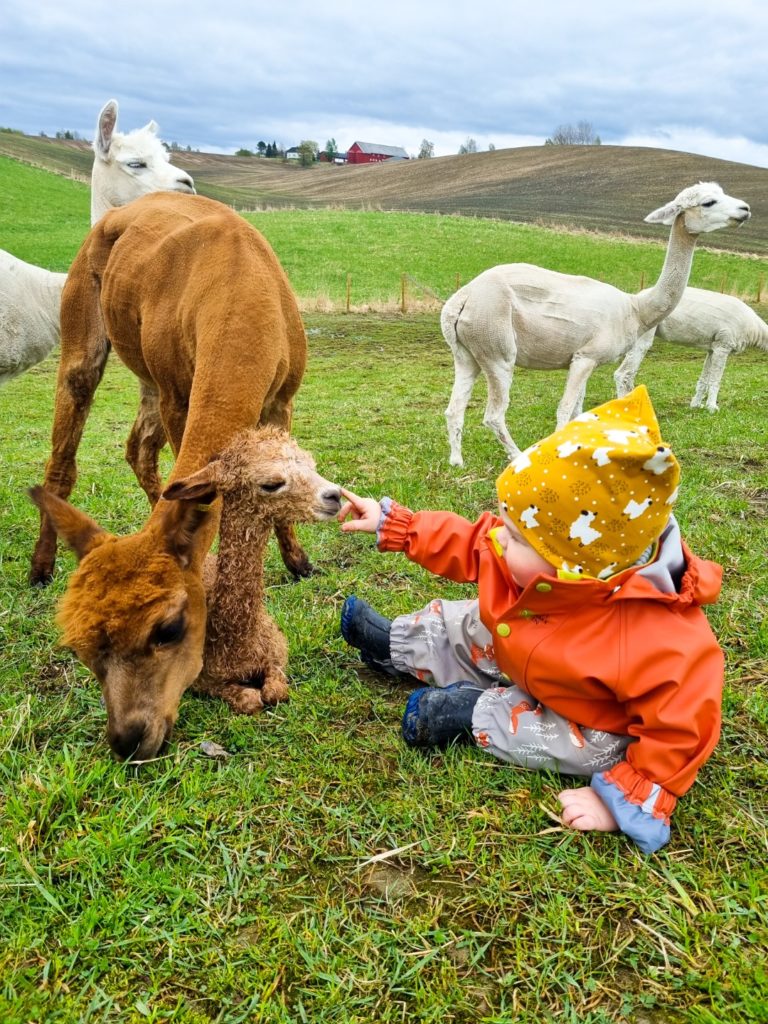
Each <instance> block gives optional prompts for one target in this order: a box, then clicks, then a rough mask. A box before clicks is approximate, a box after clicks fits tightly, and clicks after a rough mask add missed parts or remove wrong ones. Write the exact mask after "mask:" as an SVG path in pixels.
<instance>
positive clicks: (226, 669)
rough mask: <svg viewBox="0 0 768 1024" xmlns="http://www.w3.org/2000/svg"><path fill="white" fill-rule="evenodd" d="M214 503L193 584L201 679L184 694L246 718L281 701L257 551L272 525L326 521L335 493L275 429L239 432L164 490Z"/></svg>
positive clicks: (281, 665) (170, 495)
mask: <svg viewBox="0 0 768 1024" xmlns="http://www.w3.org/2000/svg"><path fill="white" fill-rule="evenodd" d="M216 495H219V496H221V497H222V498H223V506H222V513H221V524H220V526H219V551H218V556H216V557H214V556H213V555H209V556H208V558H207V559H206V566H205V571H204V573H203V579H204V581H205V584H206V590H207V598H208V625H207V628H206V636H205V649H204V652H203V671H202V673H201V674H200V676H199V677H198V678H197V680H196V681H195V682H194V683H193V684H192V688H193V689H195V690H198V691H200V692H203V693H208V694H211V695H213V696H216V697H221V698H223V699H224V700H225V701H226V702H227V703H228V704H229V705H230V706H231V707H232V708H233V710H235V711H238V712H240V713H243V714H252V713H253V712H254V711H257V710H258V709H259V708H261V707H263V706H264V704H276V703H277V702H278V701H281V700H286V699H287V697H288V680H287V677H286V673H285V668H286V665H287V662H288V645H287V643H286V640H285V637H284V636H283V634H282V633H281V632H280V630H279V629H278V627H277V625H276V624H275V622H274V620H273V619H272V617H271V616H270V615H269V613H268V612H267V610H266V608H265V606H264V551H265V548H266V546H267V540H268V539H269V535H270V532H271V530H272V527H273V526H274V525H275V523H278V522H285V523H302V522H311V521H313V520H326V519H332V518H333V517H334V516H335V515H336V513H337V512H338V511H339V509H340V507H341V488H339V487H338V486H337V485H336V484H332V483H330V482H329V481H328V480H324V479H323V477H321V476H319V475H318V473H317V472H316V470H315V462H314V459H313V458H312V456H311V455H310V454H309V452H306V451H303V450H302V449H301V448H299V446H298V445H297V444H296V442H295V441H294V440H293V439H292V438H291V437H289V435H288V434H287V433H286V432H285V431H283V430H280V429H278V428H276V427H261V428H260V429H259V430H248V431H245V432H244V433H242V434H240V435H238V437H237V438H236V439H235V440H234V441H233V442H232V444H230V445H228V446H227V448H226V450H225V451H224V452H222V454H221V455H220V456H219V457H218V458H216V459H214V460H212V461H211V462H209V463H208V465H207V466H205V467H204V468H203V469H200V470H198V471H197V473H193V474H192V475H191V476H188V477H186V478H184V479H182V480H175V481H174V482H173V483H172V484H170V485H169V486H168V488H166V490H165V492H164V494H163V497H164V498H167V499H169V500H174V499H178V500H180V501H181V502H184V503H189V502H198V503H199V502H200V501H202V500H203V499H204V500H206V501H210V500H212V499H213V498H214V497H215V496H216Z"/></svg>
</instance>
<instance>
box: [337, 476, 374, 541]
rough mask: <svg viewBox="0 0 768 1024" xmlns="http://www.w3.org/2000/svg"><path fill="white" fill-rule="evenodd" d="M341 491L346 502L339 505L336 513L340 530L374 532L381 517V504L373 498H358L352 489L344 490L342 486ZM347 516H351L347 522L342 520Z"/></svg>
mask: <svg viewBox="0 0 768 1024" xmlns="http://www.w3.org/2000/svg"><path fill="white" fill-rule="evenodd" d="M341 493H342V494H343V495H344V497H345V498H346V499H347V501H346V504H344V505H342V506H341V509H340V510H339V513H338V520H339V522H340V523H341V528H342V530H344V531H345V532H346V531H351V530H361V531H362V532H363V533H376V530H377V529H378V526H379V519H381V505H379V503H378V501H376V500H375V499H374V498H358V496H357V495H356V494H353V493H352V491H346V490H344V488H343V487H342V489H341ZM349 516H351V517H352V518H351V519H350V521H349V522H348V523H345V522H344V520H345V519H347V518H348V517H349Z"/></svg>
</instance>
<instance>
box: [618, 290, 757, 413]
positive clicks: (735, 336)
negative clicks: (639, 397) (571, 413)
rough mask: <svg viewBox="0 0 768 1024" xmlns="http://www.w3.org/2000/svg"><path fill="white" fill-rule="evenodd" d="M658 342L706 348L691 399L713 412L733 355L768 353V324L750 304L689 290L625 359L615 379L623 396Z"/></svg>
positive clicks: (711, 293)
mask: <svg viewBox="0 0 768 1024" xmlns="http://www.w3.org/2000/svg"><path fill="white" fill-rule="evenodd" d="M654 338H661V339H662V341H673V342H676V343H677V344H678V345H690V346H691V347H693V348H703V349H706V352H707V356H706V359H705V360H704V367H703V369H702V371H701V376H700V377H699V380H698V383H697V384H696V391H695V393H694V396H693V398H692V399H691V408H693V409H696V408H699V407H700V406H702V405H705V404H706V408H707V409H708V411H709V412H717V410H718V405H717V395H718V392H719V390H720V381H721V380H722V378H723V371H724V370H725V364H726V362H727V360H728V356H729V355H731V353H734V352H736V353H738V352H743V351H744V349H746V348H751V347H755V348H761V349H762V350H763V351H764V352H768V325H766V323H765V321H764V320H762V319H761V318H760V317H759V316H758V315H757V313H755V311H754V310H753V309H751V308H750V307H749V306H748V305H747V304H746V302H742V301H741V299H737V298H734V296H733V295H720V294H719V293H718V292H708V291H706V290H705V289H703V288H686V289H685V292H684V293H683V297H682V299H680V301H679V302H678V304H677V306H675V308H674V309H673V310H672V312H671V313H670V314H669V316H667V317H665V318H664V320H662V321H661V323H660V324H659V326H658V327H657V328H656V333H655V334H649V335H646V336H645V337H643V338H642V339H640V341H639V342H638V343H637V345H635V346H634V347H633V348H631V349H630V350H629V352H628V353H627V354H626V356H625V357H624V362H623V363H622V364H621V366H619V368H618V370H617V371H616V373H615V374H614V380H615V381H616V393H617V394H618V395H619V397H621V396H622V395H626V394H628V393H629V392H630V391H631V390H632V388H633V387H634V386H635V376H636V375H637V371H638V368H639V367H640V363H641V362H642V361H643V359H644V358H645V355H646V353H647V352H648V349H649V348H650V347H651V345H652V344H653V341H654ZM705 398H706V403H705Z"/></svg>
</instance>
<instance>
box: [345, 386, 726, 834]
mask: <svg viewBox="0 0 768 1024" xmlns="http://www.w3.org/2000/svg"><path fill="white" fill-rule="evenodd" d="M679 476H680V470H679V466H678V463H677V460H676V459H675V457H674V455H673V454H672V452H671V450H670V449H669V448H668V447H667V446H666V445H665V444H664V443H663V442H662V440H661V437H660V433H659V427H658V423H657V421H656V416H655V413H654V411H653V407H652V406H651V402H650V399H649V397H648V394H647V391H646V390H645V388H644V387H638V388H636V389H635V390H634V391H633V392H631V394H629V395H627V396H626V397H625V398H621V399H616V400H614V401H611V402H607V403H606V404H604V405H601V406H598V407H596V408H595V409H592V410H591V411H589V412H585V413H582V414H581V415H580V416H578V417H576V419H574V420H572V421H571V422H570V423H567V424H566V425H565V426H564V427H562V428H560V429H559V430H556V431H555V433H553V434H551V435H550V436H549V437H547V438H545V439H544V440H542V441H539V442H538V443H537V444H534V445H532V446H531V447H530V448H528V449H527V450H526V451H524V452H523V453H522V454H521V455H519V456H518V457H517V458H516V459H515V460H514V461H513V462H512V463H511V464H510V465H509V466H508V467H507V469H506V470H505V471H504V472H503V473H502V474H501V476H500V477H499V478H498V480H497V481H496V489H497V492H498V499H499V513H498V515H494V514H492V513H491V512H485V513H483V515H481V516H480V518H479V519H478V520H477V521H476V522H474V523H471V522H469V521H468V520H466V519H463V518H462V517H460V516H458V515H454V514H453V513H450V512H415V513H414V512H411V511H410V510H409V509H407V508H405V507H403V506H402V505H398V504H397V503H396V502H395V501H393V500H391V499H389V498H383V499H382V500H381V502H378V501H375V500H373V499H370V498H360V497H358V496H357V495H355V494H353V493H352V492H350V491H345V492H344V494H345V497H346V498H347V502H346V504H345V505H344V507H343V508H342V509H341V511H340V513H339V519H340V520H341V522H342V527H341V528H342V530H345V531H354V530H358V531H363V532H368V533H376V537H377V547H378V549H379V550H380V551H402V552H404V553H405V555H406V556H407V557H408V558H409V559H411V560H412V561H414V562H416V563H418V564H419V565H422V566H424V567H425V568H426V569H428V570H430V571H431V572H433V573H435V574H436V575H439V576H443V577H445V578H446V579H449V580H454V581H456V582H464V583H466V582H474V583H477V598H476V599H474V600H466V601H444V600H441V599H436V600H434V601H432V602H430V604H429V605H428V606H427V607H426V608H424V609H422V610H421V611H418V612H416V613H414V614H410V615H401V616H399V617H398V618H396V619H394V620H393V621H390V620H388V619H386V618H384V617H383V616H381V615H379V614H378V613H377V612H375V611H374V610H373V609H372V608H371V607H370V606H369V605H367V604H366V603H365V602H364V601H362V600H360V599H359V598H356V597H354V596H351V597H348V598H347V600H346V601H345V603H344V608H343V611H342V622H341V629H342V634H343V635H344V637H345V639H346V640H347V642H348V643H350V644H351V645H353V646H355V647H357V648H358V649H359V650H360V654H361V657H362V659H363V661H364V662H366V663H367V664H368V665H370V666H372V667H373V668H375V669H378V670H380V671H383V672H386V673H388V674H390V675H396V676H405V677H413V678H415V679H417V680H419V681H421V682H423V683H427V684H428V685H427V686H425V687H423V688H421V689H418V690H416V691H415V692H414V693H413V694H412V695H411V697H410V699H409V700H408V703H407V707H406V710H405V715H404V718H403V725H402V731H403V737H404V739H405V741H406V743H408V744H409V745H410V746H413V747H419V748H425V749H429V748H431V747H443V746H446V745H447V744H449V743H452V742H455V741H460V740H465V739H467V740H471V739H472V738H473V737H474V741H475V743H476V744H477V745H478V746H479V747H481V748H482V749H484V750H486V751H488V752H489V753H491V754H493V755H495V756H496V757H498V758H500V759H502V760H504V761H508V762H510V763H512V764H515V765H519V766H521V767H524V768H535V769H550V770H556V771H559V772H562V773H564V774H567V775H581V776H586V777H588V778H589V779H590V785H589V786H586V787H581V788H577V789H566V790H564V791H563V792H562V793H560V794H559V800H560V803H561V805H562V820H563V823H564V824H566V825H569V826H571V827H573V828H576V829H580V830H582V831H585V830H590V829H597V830H601V831H614V830H617V829H618V830H621V831H622V832H624V833H626V834H627V835H628V836H630V837H631V838H632V839H633V840H634V841H635V842H636V843H637V844H638V846H639V847H640V849H641V850H643V852H645V853H652V852H653V851H655V850H658V849H659V848H660V847H661V846H663V845H664V844H665V843H666V842H667V841H668V839H669V820H670V815H671V813H672V811H673V809H674V807H675V803H676V801H677V798H678V797H680V796H682V795H683V794H684V793H685V792H686V791H687V790H688V789H689V788H690V787H691V786H692V785H693V782H694V780H695V778H696V773H697V771H698V769H699V767H700V766H701V765H702V764H703V763H704V762H705V761H706V760H707V758H708V757H709V755H710V754H711V752H712V750H713V748H714V747H715V744H716V743H717V740H718V737H719V732H720V700H721V691H722V684H723V654H722V651H721V650H720V648H719V646H718V644H717V642H716V640H715V638H714V636H713V634H712V630H711V629H710V626H709V623H708V622H707V619H706V616H705V615H704V613H703V611H702V610H701V607H700V606H701V605H703V604H710V603H712V602H714V601H715V600H716V599H717V596H718V594H719V591H720V581H721V575H722V571H721V568H720V566H718V565H716V564H715V563H713V562H709V561H706V560H704V559H701V558H698V557H697V556H696V555H694V554H693V553H692V552H691V551H690V550H689V549H688V548H687V547H686V545H685V543H684V542H683V541H682V540H681V537H680V531H679V528H678V525H677V523H676V521H675V518H674V516H673V515H672V506H673V504H674V502H675V498H676V496H677V487H678V480H679Z"/></svg>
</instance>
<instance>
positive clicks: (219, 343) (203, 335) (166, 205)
mask: <svg viewBox="0 0 768 1024" xmlns="http://www.w3.org/2000/svg"><path fill="white" fill-rule="evenodd" d="M110 345H111V347H112V348H114V350H115V352H116V353H117V355H118V356H119V357H120V359H121V360H122V361H123V362H124V363H125V364H126V365H127V366H128V368H129V369H131V370H132V371H133V372H134V373H135V374H136V376H137V377H138V378H139V380H140V382H141V386H142V393H143V394H144V395H145V396H146V395H151V396H153V403H154V405H153V408H155V409H156V410H157V412H158V413H159V417H160V420H161V422H162V426H163V430H164V435H165V437H167V439H168V440H169V441H170V444H171V446H172V448H173V451H174V454H175V455H176V462H175V465H174V467H173V471H172V473H171V476H170V478H169V479H170V480H171V481H173V480H175V479H177V478H183V477H185V476H188V475H189V474H191V473H194V472H195V471H196V470H198V469H200V468H202V467H203V466H205V465H206V464H207V463H208V461H209V460H210V458H211V457H212V456H213V455H214V454H215V453H216V452H220V451H222V450H223V449H224V448H225V447H226V445H227V444H228V443H229V441H231V440H232V438H233V437H234V436H235V435H236V434H238V433H239V432H240V431H241V430H243V429H246V428H248V427H254V426H257V425H258V424H259V423H273V424H276V425H278V426H281V427H284V428H286V429H287V428H288V427H289V425H290V417H291V402H292V399H293V396H294V394H295V392H296V390H297V388H298V386H299V383H300V381H301V378H302V375H303V373H304V368H305V365H306V355H307V352H306V337H305V334H304V328H303V325H302V322H301V318H300V316H299V312H298V308H297V306H296V301H295V299H294V296H293V293H292V292H291V288H290V285H289V283H288V280H287V278H286V276H285V274H284V272H283V270H282V268H281V267H280V264H279V263H278V261H277V259H276V257H275V255H274V253H273V252H272V250H271V249H270V247H269V245H268V244H267V243H266V241H265V240H264V239H263V238H262V236H261V235H260V234H259V233H258V231H256V230H255V229H254V228H252V227H251V226H250V225H249V224H248V223H247V222H246V221H245V220H243V218H242V217H240V216H238V215H237V214H236V213H234V212H233V211H232V210H230V209H228V208H227V207H226V206H223V205H222V204H221V203H217V202H215V201H213V200H210V199H205V198H203V197H202V196H187V195H177V194H174V193H155V194H152V195H148V196H144V197H143V198H140V199H137V200H135V201H134V202H133V203H130V204H129V205H127V206H125V207H122V208H120V209H116V210H113V211H111V212H109V213H107V214H105V215H104V216H103V217H102V218H101V219H100V220H99V222H98V223H97V224H96V225H95V226H94V227H93V228H92V229H91V231H90V233H89V234H88V236H87V237H86V239H85V242H84V243H83V245H82V247H81V249H80V252H79V253H78V255H77V256H76V258H75V261H74V263H73V264H72V267H71V269H70V272H69V275H68V279H67V283H66V285H65V287H64V291H63V294H62V307H61V361H60V364H59V375H58V382H57V388H56V402H55V411H54V423H53V432H52V452H51V458H50V459H49V461H48V464H47V466H46V473H45V482H44V486H43V487H41V488H35V489H33V491H32V492H31V493H32V497H33V500H34V501H35V503H36V504H37V505H38V507H39V508H40V510H41V525H40V536H39V538H38V542H37V545H36V547H35V552H34V555H33V558H32V569H31V573H30V578H31V581H32V582H33V583H36V584H44V583H47V582H48V581H49V580H50V579H51V577H52V574H53V567H54V561H55V557H56V535H57V533H58V534H60V535H61V536H62V537H63V539H65V540H66V541H67V543H68V544H69V545H70V547H72V548H73V549H74V550H75V552H76V554H77V555H78V557H79V558H80V560H81V561H80V565H79V566H78V568H77V570H76V571H75V573H73V575H72V577H71V579H70V581H69V586H68V588H67V592H66V594H65V597H64V599H63V602H62V611H61V616H62V621H63V622H64V623H65V642H66V643H68V644H69V646H71V647H72V648H73V649H74V650H75V653H76V654H77V655H78V657H79V658H80V659H81V660H82V661H83V662H84V663H85V664H86V665H88V666H89V668H91V669H92V670H93V671H94V673H95V674H96V676H97V677H98V679H99V681H100V683H101V686H102V690H103V692H104V697H105V701H106V705H107V714H108V719H109V721H108V731H107V735H108V738H109V741H110V744H111V745H112V747H113V749H114V750H115V752H116V753H117V754H118V755H120V756H126V754H127V753H132V754H133V756H136V757H138V758H146V757H152V756H154V754H156V753H157V751H158V750H159V749H160V747H161V746H162V744H163V742H164V740H165V739H166V737H167V736H168V735H169V734H170V731H171V728H172V727H173V723H174V721H175V719H176V715H177V713H178V703H179V699H180V697H181V694H182V693H183V692H184V690H186V689H187V688H188V687H189V685H190V684H191V683H192V681H193V680H194V679H195V678H196V677H197V675H198V674H199V672H200V669H201V667H202V654H203V642H204V634H205V616H206V609H205V596H204V591H203V584H202V566H203V560H204V558H205V554H206V552H207V551H208V548H209V547H210V545H211V541H212V540H213V537H214V536H215V534H216V530H217V527H218V519H219V504H220V503H219V502H216V503H215V504H214V506H213V508H212V509H200V508H197V507H195V506H194V505H193V506H192V507H190V505H189V503H186V502H167V501H158V502H157V504H156V505H155V506H154V508H153V510H152V513H151V515H150V517H149V519H148V520H147V522H146V523H145V525H144V527H143V528H142V529H141V530H140V531H139V532H138V533H135V534H132V535H129V536H125V537H115V536H113V535H111V534H108V533H106V532H105V531H103V530H102V529H101V528H100V527H99V526H98V525H97V524H96V523H95V522H94V521H93V520H90V519H88V517H87V516H83V514H82V513H78V512H77V511H76V510H75V509H73V508H72V506H71V505H69V504H68V503H67V502H66V501H63V500H62V499H64V498H66V497H67V496H68V495H69V494H70V492H71V490H72V488H73V486H74V483H75V478H76V467H75V454H76V452H77V447H78V444H79V442H80V438H81V436H82V432H83V427H84V425H85V420H86V417H87V415H88V411H89V409H90V405H91V401H92V398H93V394H94V391H95V390H96V387H97V385H98V383H99V381H100V379H101V375H102V373H103V370H104V365H105V363H106V360H107V355H108V352H109V349H110ZM153 416H154V412H153V413H152V415H151V416H149V417H148V419H149V420H152V417H153ZM140 420H141V417H140ZM140 420H139V421H137V424H139V423H140ZM137 429H138V427H135V428H134V434H133V435H132V441H134V442H135V444H134V447H133V451H134V455H135V456H136V462H135V463H133V464H134V468H135V469H136V472H137V475H138V476H139V480H140V483H141V484H142V486H143V487H144V489H145V491H146V492H147V493H148V494H149V495H150V498H152V497H153V496H154V497H157V494H158V493H159V480H158V479H153V478H152V466H153V465H154V463H153V459H154V460H155V461H156V454H157V450H158V449H159V447H160V443H161V441H160V439H158V438H157V436H153V437H152V438H150V439H149V443H148V444H146V445H145V444H144V442H142V441H140V440H137V438H136V436H135V432H136V430H137ZM155 435H156V430H155ZM165 437H163V438H162V441H164V440H165ZM153 445H154V448H153V447H152V446H153ZM130 447H131V446H130V443H129V450H130ZM137 452H138V453H139V454H141V453H142V452H143V455H141V457H138V455H136V453H137ZM142 473H144V474H145V475H144V476H143V477H142ZM275 532H276V534H277V539H278V543H279V545H280V550H281V554H282V556H283V560H284V561H285V564H286V565H287V566H288V568H289V569H290V570H291V571H292V572H293V573H294V574H296V575H304V574H306V573H307V572H309V571H310V565H309V561H308V559H307V556H306V554H305V553H304V551H303V550H302V548H301V546H300V545H299V543H298V541H297V540H296V537H295V532H294V530H293V527H292V526H290V525H286V524H284V523H279V524H277V525H276V528H275Z"/></svg>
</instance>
